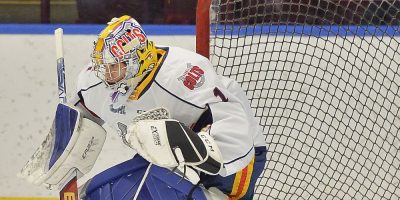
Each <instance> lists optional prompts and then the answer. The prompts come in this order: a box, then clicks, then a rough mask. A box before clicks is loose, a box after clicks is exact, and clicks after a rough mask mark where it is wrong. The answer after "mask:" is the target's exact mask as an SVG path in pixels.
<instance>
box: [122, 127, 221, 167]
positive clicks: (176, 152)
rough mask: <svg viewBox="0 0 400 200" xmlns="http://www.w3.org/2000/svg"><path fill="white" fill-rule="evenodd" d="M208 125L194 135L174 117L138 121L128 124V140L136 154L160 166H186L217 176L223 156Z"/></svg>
mask: <svg viewBox="0 0 400 200" xmlns="http://www.w3.org/2000/svg"><path fill="white" fill-rule="evenodd" d="M209 128H210V127H209V126H208V127H206V128H204V129H202V130H201V131H200V132H199V133H197V134H196V133H195V132H193V131H192V130H191V129H189V128H188V127H186V126H185V125H184V124H182V123H180V122H178V121H177V120H173V119H162V120H141V121H138V122H134V123H133V124H131V125H130V126H129V127H128V134H127V140H128V143H129V145H130V146H131V147H132V148H133V149H135V150H136V151H137V152H138V154H139V155H141V156H142V157H143V158H145V159H146V160H148V161H149V162H151V163H153V164H155V165H158V166H160V167H168V168H171V167H178V166H184V165H186V166H191V167H193V168H194V169H197V170H199V171H202V172H204V173H206V174H210V175H217V174H218V173H219V171H220V170H221V168H222V166H223V164H222V156H221V152H220V150H219V148H218V146H217V145H216V143H215V141H214V139H213V138H212V137H211V135H210V134H209Z"/></svg>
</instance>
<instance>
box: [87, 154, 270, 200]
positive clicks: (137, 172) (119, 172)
mask: <svg viewBox="0 0 400 200" xmlns="http://www.w3.org/2000/svg"><path fill="white" fill-rule="evenodd" d="M266 153H267V150H266V147H256V148H255V156H254V159H253V162H250V164H249V165H248V166H247V167H246V168H244V169H243V170H242V172H241V173H237V174H232V175H230V176H227V177H222V176H210V175H204V174H202V175H201V181H200V182H201V183H202V184H203V185H204V186H205V187H206V188H209V187H216V188H218V189H219V190H220V191H222V192H223V193H225V194H227V195H228V196H229V197H231V198H233V199H252V198H253V194H254V189H255V182H256V180H257V178H258V177H259V176H260V175H261V173H262V171H263V169H264V166H265V163H266ZM148 166H149V162H147V161H146V160H145V159H143V158H142V157H141V156H139V155H136V156H135V157H133V158H132V159H131V160H128V161H126V162H123V163H121V164H119V165H116V166H114V167H112V168H110V169H107V170H106V171H104V172H102V173H100V174H98V175H96V176H95V177H94V178H93V179H92V180H91V181H90V182H89V183H88V185H87V187H86V189H85V192H84V193H85V197H84V199H86V200H125V199H129V200H131V199H133V197H134V196H135V195H136V193H137V192H139V193H138V194H137V199H144V200H161V199H162V200H178V199H179V200H180V199H196V200H203V199H206V197H205V195H204V193H203V190H202V189H201V188H200V187H197V186H195V185H193V184H192V183H191V182H189V181H187V180H186V179H183V178H182V177H181V176H180V175H177V174H175V173H173V172H171V171H170V170H168V169H165V168H161V167H158V166H156V165H151V166H150V168H149V169H148ZM249 168H251V169H252V170H249ZM147 169H148V173H147V176H146V178H145V180H144V182H143V184H142V186H140V185H141V182H142V179H143V177H144V174H146V170H147ZM243 171H247V173H243ZM244 174H247V175H248V176H249V178H243V176H244ZM238 180H244V182H243V183H241V182H240V181H239V182H238ZM243 186H246V188H247V189H243V188H244V187H243ZM139 187H141V188H139ZM235 187H238V188H236V189H235ZM234 191H236V193H233V192H234ZM238 191H240V192H238Z"/></svg>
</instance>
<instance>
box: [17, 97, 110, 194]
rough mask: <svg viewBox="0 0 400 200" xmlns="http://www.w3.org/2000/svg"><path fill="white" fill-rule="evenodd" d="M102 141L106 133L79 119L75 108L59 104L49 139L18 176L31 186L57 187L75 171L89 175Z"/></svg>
mask: <svg viewBox="0 0 400 200" xmlns="http://www.w3.org/2000/svg"><path fill="white" fill-rule="evenodd" d="M105 138H106V132H105V130H104V129H103V128H102V127H101V126H100V125H98V124H97V123H95V122H93V121H91V120H89V119H86V118H82V117H81V115H80V111H79V110H78V109H77V108H76V107H74V106H70V105H66V104H59V105H58V107H57V111H56V117H55V120H54V123H53V126H52V128H51V129H50V132H49V134H48V136H47V137H46V139H45V141H44V142H43V143H42V145H41V146H40V147H39V148H38V149H37V151H36V152H35V153H34V155H33V156H32V157H31V159H30V160H29V161H28V163H27V164H26V165H25V167H24V168H23V169H22V170H21V172H20V174H19V176H20V177H23V178H26V179H27V180H28V181H30V182H33V183H34V184H43V183H45V184H46V185H50V186H52V185H56V186H59V185H60V184H62V183H63V181H65V179H67V178H68V177H69V175H70V173H71V172H72V171H74V169H78V170H79V171H80V172H81V173H83V174H85V173H87V172H88V171H90V169H91V168H92V167H93V165H94V162H95V161H96V159H97V157H98V155H99V153H100V151H101V149H102V147H103V144H104V141H105Z"/></svg>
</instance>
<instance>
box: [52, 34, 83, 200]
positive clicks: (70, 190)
mask: <svg viewBox="0 0 400 200" xmlns="http://www.w3.org/2000/svg"><path fill="white" fill-rule="evenodd" d="M63 35H64V31H63V29H62V28H58V29H56V30H55V31H54V37H55V43H56V59H57V77H58V82H57V85H58V98H59V101H60V103H66V102H67V90H66V86H65V65H64V45H63ZM77 179H78V178H77V171H76V170H74V172H72V174H71V176H70V177H69V178H68V180H67V181H66V184H65V185H64V186H63V187H62V190H61V191H60V200H78V197H79V195H78V184H77V181H78V180H77Z"/></svg>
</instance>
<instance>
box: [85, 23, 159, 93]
mask: <svg viewBox="0 0 400 200" xmlns="http://www.w3.org/2000/svg"><path fill="white" fill-rule="evenodd" d="M92 62H93V64H94V71H95V72H96V75H97V77H99V78H100V79H101V80H102V81H103V82H104V83H105V84H106V85H107V86H116V85H119V84H117V83H121V82H126V83H127V84H128V85H129V86H133V87H136V84H137V83H139V82H140V81H141V80H142V79H143V78H144V76H145V75H146V74H147V73H148V72H150V71H151V70H152V69H153V67H154V66H155V64H156V63H157V54H156V49H155V47H154V44H153V42H151V41H148V39H147V36H146V34H145V32H144V31H143V29H142V27H141V26H140V24H139V23H138V22H137V21H136V20H135V19H133V18H132V17H130V16H127V15H125V16H122V17H120V18H113V19H112V20H111V21H110V22H108V26H107V27H106V28H105V29H103V30H102V31H101V33H100V34H99V36H98V38H97V40H96V41H95V44H94V49H93V53H92Z"/></svg>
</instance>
